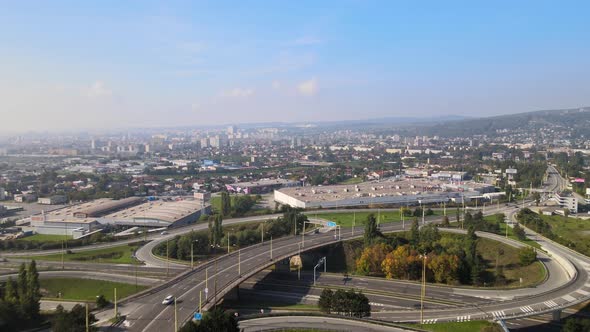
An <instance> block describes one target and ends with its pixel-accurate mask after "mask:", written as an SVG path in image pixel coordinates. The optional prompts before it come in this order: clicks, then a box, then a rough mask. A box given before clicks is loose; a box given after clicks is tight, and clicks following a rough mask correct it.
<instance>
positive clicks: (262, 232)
mask: <svg viewBox="0 0 590 332" xmlns="http://www.w3.org/2000/svg"><path fill="white" fill-rule="evenodd" d="M261 225H262V231H261V233H260V234H262V236H261V237H262V242H260V243H262V244H264V222H263V223H262V224H261Z"/></svg>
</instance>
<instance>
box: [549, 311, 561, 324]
mask: <svg viewBox="0 0 590 332" xmlns="http://www.w3.org/2000/svg"><path fill="white" fill-rule="evenodd" d="M551 320H552V321H554V322H559V321H560V320H561V309H558V310H555V311H553V312H552V315H551Z"/></svg>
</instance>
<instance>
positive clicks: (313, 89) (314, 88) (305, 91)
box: [297, 77, 319, 96]
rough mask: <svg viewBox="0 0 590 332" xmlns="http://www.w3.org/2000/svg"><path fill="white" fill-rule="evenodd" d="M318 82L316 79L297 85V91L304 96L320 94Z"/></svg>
mask: <svg viewBox="0 0 590 332" xmlns="http://www.w3.org/2000/svg"><path fill="white" fill-rule="evenodd" d="M318 89H319V86H318V81H317V79H316V78H315V77H314V78H312V79H310V80H308V81H303V82H301V83H299V84H298V85H297V91H298V92H299V93H300V94H301V95H303V96H314V95H315V94H316V93H317V92H318Z"/></svg>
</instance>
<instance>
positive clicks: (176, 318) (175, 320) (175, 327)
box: [174, 297, 178, 332]
mask: <svg viewBox="0 0 590 332" xmlns="http://www.w3.org/2000/svg"><path fill="white" fill-rule="evenodd" d="M176 331H178V312H177V310H176V297H174V332H176Z"/></svg>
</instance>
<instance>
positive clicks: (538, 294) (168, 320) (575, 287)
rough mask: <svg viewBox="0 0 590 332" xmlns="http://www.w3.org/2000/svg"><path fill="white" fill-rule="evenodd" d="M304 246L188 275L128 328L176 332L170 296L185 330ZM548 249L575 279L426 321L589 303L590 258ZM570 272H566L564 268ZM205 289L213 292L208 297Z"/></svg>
mask: <svg viewBox="0 0 590 332" xmlns="http://www.w3.org/2000/svg"><path fill="white" fill-rule="evenodd" d="M552 178H553V177H552V176H551V174H550V176H549V181H548V182H550V183H552V182H554V181H555V180H554V179H552ZM550 185H551V184H550ZM504 210H505V209H504ZM515 211H516V209H514V208H513V209H510V210H506V212H509V214H513V213H514V212H515ZM488 212H489V213H493V212H494V211H491V209H490V211H488ZM381 229H382V231H383V232H392V231H400V230H401V225H400V223H391V224H382V225H381ZM352 232H353V230H352V228H351V229H346V230H345V231H344V232H343V233H342V234H341V236H342V239H341V240H348V239H351V238H353V236H352ZM362 232H363V229H362V227H356V228H355V229H354V233H355V237H358V236H361V235H362ZM334 236H335V235H334V234H333V233H324V234H321V233H320V234H310V235H307V236H306V239H305V243H304V245H303V248H302V250H309V249H311V248H315V247H321V246H324V245H326V244H330V243H335V242H337V241H339V240H340V239H335V238H334ZM300 243H301V238H299V237H293V236H291V237H286V238H281V239H278V240H275V241H274V243H273V250H272V254H271V248H270V243H269V242H268V241H267V242H265V243H264V244H259V245H255V246H252V247H248V248H244V249H241V250H239V251H237V252H233V253H231V254H229V255H225V256H223V257H221V258H219V259H217V260H215V261H213V262H209V263H207V264H204V265H202V266H200V267H198V268H197V269H196V270H195V271H192V272H189V273H186V274H185V275H184V277H182V278H180V279H178V280H176V281H175V282H173V283H171V284H170V285H168V286H169V287H165V288H164V287H162V288H161V289H158V290H156V291H154V292H152V293H150V294H147V295H145V296H143V297H139V298H133V299H131V300H129V301H128V302H127V303H124V304H123V305H122V308H121V312H123V313H124V314H127V322H126V326H128V328H129V330H132V331H169V330H172V329H173V327H174V310H173V307H172V306H167V307H163V306H162V305H161V304H160V302H161V300H162V299H163V298H164V297H165V296H166V295H168V294H171V295H174V296H175V297H176V298H177V299H178V303H177V315H178V316H177V317H178V324H179V325H181V324H182V323H184V322H185V321H186V320H187V319H189V318H190V317H191V316H192V314H193V312H195V311H196V310H198V306H199V293H201V295H202V298H203V299H207V300H205V302H204V304H203V309H204V310H206V309H207V308H209V307H211V305H212V304H213V303H214V302H215V299H220V298H221V297H222V296H223V295H224V294H225V293H227V292H228V291H230V290H231V289H232V288H234V287H235V286H236V285H238V284H239V283H241V282H243V281H244V280H246V279H247V278H248V277H250V276H251V275H254V274H255V273H257V272H258V271H260V270H261V269H263V268H266V267H267V266H270V265H272V264H274V263H275V262H276V261H278V260H281V259H282V258H287V257H290V256H292V255H293V254H296V253H297V252H298V250H299V245H300ZM543 248H544V249H546V250H547V251H548V252H550V253H552V256H553V258H554V259H558V260H560V261H561V262H563V263H562V265H567V264H572V265H573V268H574V273H575V275H574V276H572V277H573V278H572V280H570V281H569V282H567V283H565V284H563V285H561V286H558V287H556V288H554V289H551V290H535V292H534V293H535V294H534V295H531V294H527V295H526V296H525V295H523V296H521V297H513V298H512V299H511V300H504V301H497V302H493V303H486V304H476V305H467V306H464V307H460V308H444V309H443V308H437V309H427V310H425V319H426V320H427V322H430V323H436V322H442V321H469V320H476V319H511V318H520V317H527V316H533V315H538V314H540V313H545V312H550V311H552V310H555V309H556V308H563V307H568V306H571V305H573V304H575V303H579V302H581V301H585V300H587V299H589V298H590V283H589V282H588V268H589V267H590V264H589V263H588V259H587V258H584V257H581V258H575V259H569V260H568V258H571V255H572V254H571V252H568V251H564V250H562V249H561V248H559V245H556V244H553V243H545V244H544V245H543ZM238 253H239V254H238ZM238 261H239V262H240V263H239V264H238ZM568 262H569V263H568ZM564 270H566V269H565V268H564ZM205 271H207V272H205ZM238 271H239V272H240V273H238ZM206 276H207V278H206ZM205 290H207V291H208V293H206V295H205ZM373 316H374V318H378V319H382V320H387V321H397V322H417V321H419V320H420V313H419V312H417V311H416V310H408V309H406V310H387V311H379V312H376V313H375V314H374V315H373Z"/></svg>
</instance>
